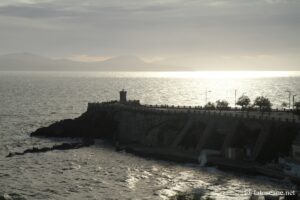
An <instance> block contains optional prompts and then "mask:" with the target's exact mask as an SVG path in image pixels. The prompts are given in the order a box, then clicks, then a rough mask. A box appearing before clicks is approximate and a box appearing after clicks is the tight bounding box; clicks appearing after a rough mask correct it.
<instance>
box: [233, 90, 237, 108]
mask: <svg viewBox="0 0 300 200" xmlns="http://www.w3.org/2000/svg"><path fill="white" fill-rule="evenodd" d="M236 93H237V89H235V90H234V107H235V108H236Z"/></svg>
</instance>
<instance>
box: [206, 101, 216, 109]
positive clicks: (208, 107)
mask: <svg viewBox="0 0 300 200" xmlns="http://www.w3.org/2000/svg"><path fill="white" fill-rule="evenodd" d="M204 108H205V109H207V110H214V109H215V108H216V106H215V104H214V103H212V102H208V103H207V104H206V105H205V106H204Z"/></svg>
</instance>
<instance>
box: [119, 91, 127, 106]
mask: <svg viewBox="0 0 300 200" xmlns="http://www.w3.org/2000/svg"><path fill="white" fill-rule="evenodd" d="M126 95H127V91H125V90H124V89H123V90H122V91H120V103H123V104H126V103H127V99H126Z"/></svg>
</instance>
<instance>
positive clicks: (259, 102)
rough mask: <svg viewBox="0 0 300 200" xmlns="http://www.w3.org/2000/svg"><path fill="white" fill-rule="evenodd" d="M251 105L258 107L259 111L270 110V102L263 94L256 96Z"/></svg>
mask: <svg viewBox="0 0 300 200" xmlns="http://www.w3.org/2000/svg"><path fill="white" fill-rule="evenodd" d="M253 106H254V107H258V108H259V110H260V111H270V110H271V107H272V104H271V102H270V100H269V99H268V98H266V97H264V96H260V97H256V99H255V100H254V103H253Z"/></svg>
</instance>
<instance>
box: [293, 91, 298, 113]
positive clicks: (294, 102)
mask: <svg viewBox="0 0 300 200" xmlns="http://www.w3.org/2000/svg"><path fill="white" fill-rule="evenodd" d="M295 96H297V95H296V94H294V95H293V110H294V107H295Z"/></svg>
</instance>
